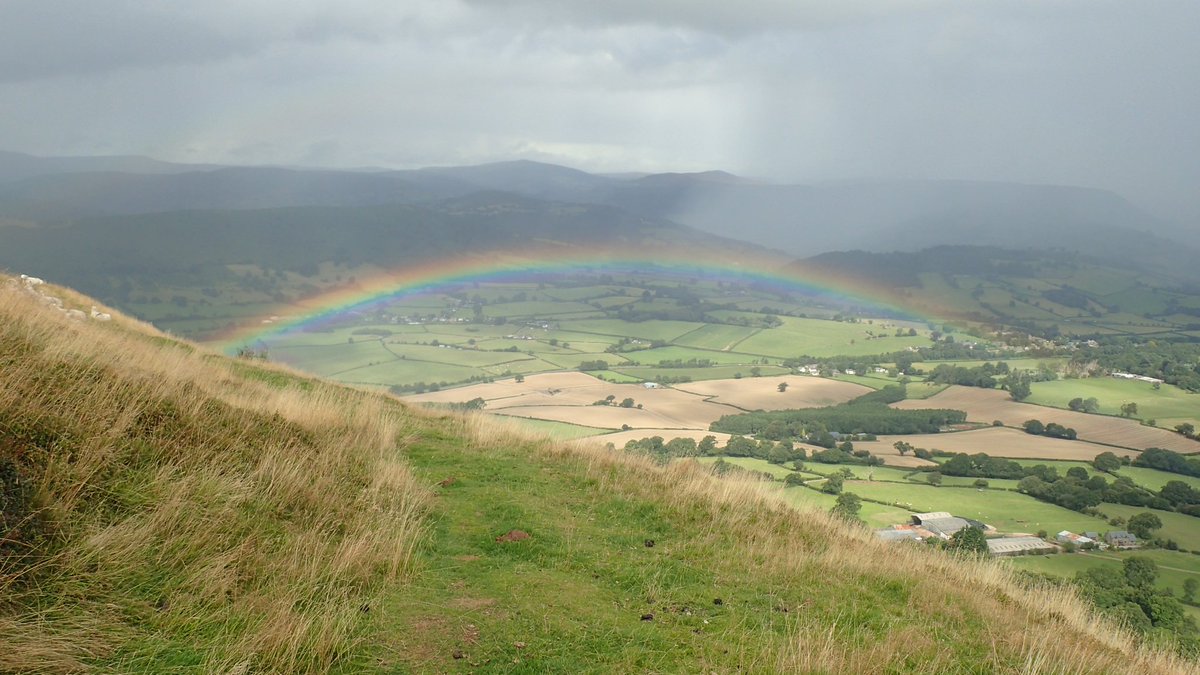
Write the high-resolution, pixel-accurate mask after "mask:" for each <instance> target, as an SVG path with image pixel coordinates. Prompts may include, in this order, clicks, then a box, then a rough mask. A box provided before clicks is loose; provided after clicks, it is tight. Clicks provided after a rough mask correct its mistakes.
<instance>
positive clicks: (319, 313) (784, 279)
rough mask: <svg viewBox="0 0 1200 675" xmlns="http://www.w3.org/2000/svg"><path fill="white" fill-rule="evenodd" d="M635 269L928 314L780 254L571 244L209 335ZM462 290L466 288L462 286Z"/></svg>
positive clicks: (418, 276) (389, 277) (417, 269)
mask: <svg viewBox="0 0 1200 675" xmlns="http://www.w3.org/2000/svg"><path fill="white" fill-rule="evenodd" d="M582 274H591V275H602V274H611V275H614V276H621V275H631V274H638V275H643V276H661V277H663V280H664V281H668V282H670V281H676V282H680V281H682V282H686V281H688V280H690V279H702V280H704V281H710V282H712V281H724V282H727V283H743V284H755V285H757V286H759V287H766V288H768V289H770V290H772V291H777V292H783V293H790V294H799V295H804V296H806V297H808V298H812V299H818V300H823V301H826V302H831V303H840V304H852V305H857V306H860V307H865V308H870V309H873V310H875V311H877V312H879V313H881V314H888V315H893V316H903V317H908V318H914V319H920V318H925V315H924V314H921V313H920V312H917V311H916V310H914V309H913V308H911V307H907V308H906V307H904V306H903V304H902V303H901V302H898V301H897V299H898V297H899V296H898V295H897V294H896V292H895V289H892V288H887V287H884V286H882V285H880V284H877V283H867V282H863V281H861V280H859V279H854V278H852V277H848V276H831V275H827V274H816V273H809V272H806V271H805V270H803V269H802V268H797V267H796V266H795V265H790V266H785V263H784V262H783V260H782V259H779V258H776V259H772V258H768V257H765V256H764V257H761V258H746V257H744V256H743V257H740V258H739V259H738V260H737V261H735V262H731V261H730V260H727V259H725V260H722V259H720V258H719V257H718V255H717V254H715V253H713V252H711V251H708V252H702V253H696V252H687V253H678V252H670V251H667V252H655V253H646V254H643V255H630V254H629V252H628V251H617V250H601V249H597V248H594V249H589V250H586V251H581V250H578V249H572V250H571V251H570V255H565V256H564V255H563V251H561V250H549V251H538V252H536V253H534V252H531V251H519V252H509V253H502V254H501V253H495V252H491V253H488V254H471V255H464V256H458V257H454V258H445V259H439V260H433V261H428V262H424V263H419V264H412V265H405V266H404V267H402V268H398V269H396V270H390V271H386V272H380V273H378V274H374V275H371V276H369V277H367V278H360V279H358V280H356V282H355V283H354V284H352V285H348V286H345V287H341V288H337V289H333V290H329V291H326V292H324V293H320V294H317V295H314V296H312V297H309V298H306V299H304V300H301V301H299V302H297V303H295V305H293V306H290V307H288V309H287V310H280V311H281V312H285V313H286V315H281V316H279V317H278V318H269V317H259V318H256V319H254V320H253V321H254V323H250V324H246V325H243V326H240V327H237V328H234V329H231V330H229V331H226V332H225V333H223V334H220V335H218V336H216V338H215V339H214V340H213V341H212V342H213V343H214V344H215V345H216V346H218V347H220V348H221V349H224V350H226V351H232V350H235V349H237V348H239V347H243V346H247V345H253V344H261V343H266V344H270V342H271V341H272V340H273V339H278V338H280V337H283V336H286V335H287V334H289V333H293V332H296V331H306V330H311V329H313V328H316V327H319V326H321V325H322V324H326V323H330V322H334V321H337V320H338V318H339V317H341V316H342V315H344V314H346V313H348V312H362V311H369V310H371V309H372V308H374V307H378V306H381V305H385V304H387V303H389V302H392V301H394V300H396V299H399V298H403V297H406V296H412V295H417V294H421V293H436V292H450V291H453V290H456V289H455V288H454V287H456V286H462V285H469V284H474V283H500V282H517V281H530V280H535V279H539V278H542V279H549V278H553V277H565V276H578V275H582ZM457 290H461V289H457Z"/></svg>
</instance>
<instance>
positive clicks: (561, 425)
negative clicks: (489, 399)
mask: <svg viewBox="0 0 1200 675" xmlns="http://www.w3.org/2000/svg"><path fill="white" fill-rule="evenodd" d="M504 419H505V420H509V421H512V422H513V423H515V424H516V425H517V426H519V427H521V428H522V429H526V430H528V431H530V432H533V433H535V434H544V435H546V436H549V437H551V438H555V439H559V440H564V441H569V440H572V439H575V438H586V437H587V436H596V435H598V434H604V433H608V432H611V431H616V429H604V428H600V427H585V426H582V425H579V424H570V423H568V422H554V421H551V420H535V419H532V418H529V417H515V416H512V415H504Z"/></svg>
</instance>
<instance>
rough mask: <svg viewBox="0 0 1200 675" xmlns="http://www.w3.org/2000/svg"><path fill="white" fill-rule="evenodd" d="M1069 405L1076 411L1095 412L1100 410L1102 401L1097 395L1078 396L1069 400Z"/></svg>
mask: <svg viewBox="0 0 1200 675" xmlns="http://www.w3.org/2000/svg"><path fill="white" fill-rule="evenodd" d="M1067 407H1068V408H1070V409H1071V410H1074V411H1076V412H1085V413H1094V412H1097V411H1098V410H1100V401H1099V400H1098V399H1096V398H1095V397H1089V398H1082V397H1079V396H1076V397H1075V398H1073V399H1071V400H1070V401H1067Z"/></svg>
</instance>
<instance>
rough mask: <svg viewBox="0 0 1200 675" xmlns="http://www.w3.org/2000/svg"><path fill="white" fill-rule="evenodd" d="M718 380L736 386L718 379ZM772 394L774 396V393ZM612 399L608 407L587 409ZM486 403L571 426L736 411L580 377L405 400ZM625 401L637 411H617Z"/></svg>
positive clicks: (657, 424) (704, 419) (702, 424)
mask: <svg viewBox="0 0 1200 675" xmlns="http://www.w3.org/2000/svg"><path fill="white" fill-rule="evenodd" d="M720 382H730V383H732V382H737V380H721V381H720ZM776 393H778V392H776ZM610 396H611V397H612V402H613V403H614V405H593V404H594V403H595V402H597V401H602V400H605V399H607V398H608V397H610ZM476 397H479V398H483V399H484V400H485V401H487V407H486V410H487V411H489V412H494V413H497V414H503V415H513V416H516V417H531V418H534V419H543V420H554V421H558V422H571V423H573V424H582V425H584V426H600V427H613V428H618V429H619V428H620V427H621V425H623V424H628V425H629V426H631V427H646V428H680V429H707V428H708V426H709V425H710V424H712V423H713V421H715V420H716V419H717V418H719V417H721V416H722V415H729V414H734V413H738V412H741V411H740V410H738V409H737V408H734V407H732V406H728V405H723V404H721V403H717V402H713V401H708V400H706V399H705V397H703V396H700V395H698V394H693V393H689V392H686V391H682V390H679V389H672V388H667V387H660V388H656V389H647V388H645V387H643V386H642V385H640V384H615V383H612V382H604V381H603V380H598V379H596V378H594V377H592V376H590V375H586V374H584V373H576V372H570V373H546V374H542V375H530V376H528V377H526V378H525V381H524V382H521V383H517V382H514V381H513V380H503V381H501V382H492V383H487V384H476V385H472V386H470V387H462V388H460V389H450V390H446V391H439V392H432V393H428V394H419V395H416V396H409V397H406V400H408V401H412V402H417V403H452V402H462V401H469V400H471V399H473V398H476ZM626 398H630V399H633V401H634V405H635V406H636V405H641V406H642V408H641V409H638V408H636V407H634V408H622V407H620V406H619V405H615V404H619V403H620V402H621V401H623V400H624V399H626Z"/></svg>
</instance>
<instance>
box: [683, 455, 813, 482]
mask: <svg viewBox="0 0 1200 675" xmlns="http://www.w3.org/2000/svg"><path fill="white" fill-rule="evenodd" d="M718 460H724V461H725V462H726V463H727V464H732V465H734V466H737V467H741V468H743V469H747V470H749V471H758V472H761V473H765V474H770V475H771V476H772V477H774V478H777V479H779V480H783V479H784V478H787V476H788V474H789V473H795V471H794V470H793V469H792V468H791V467H788V466H781V465H779V464H772V463H770V462H768V461H767V460H765V459H756V458H754V457H697V458H696V461H698V462H700V463H701V464H716V463H717V461H718ZM804 473H805V474H806V475H812V477H814V478H815V477H816V475H815V474H810V473H809V472H804Z"/></svg>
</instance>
